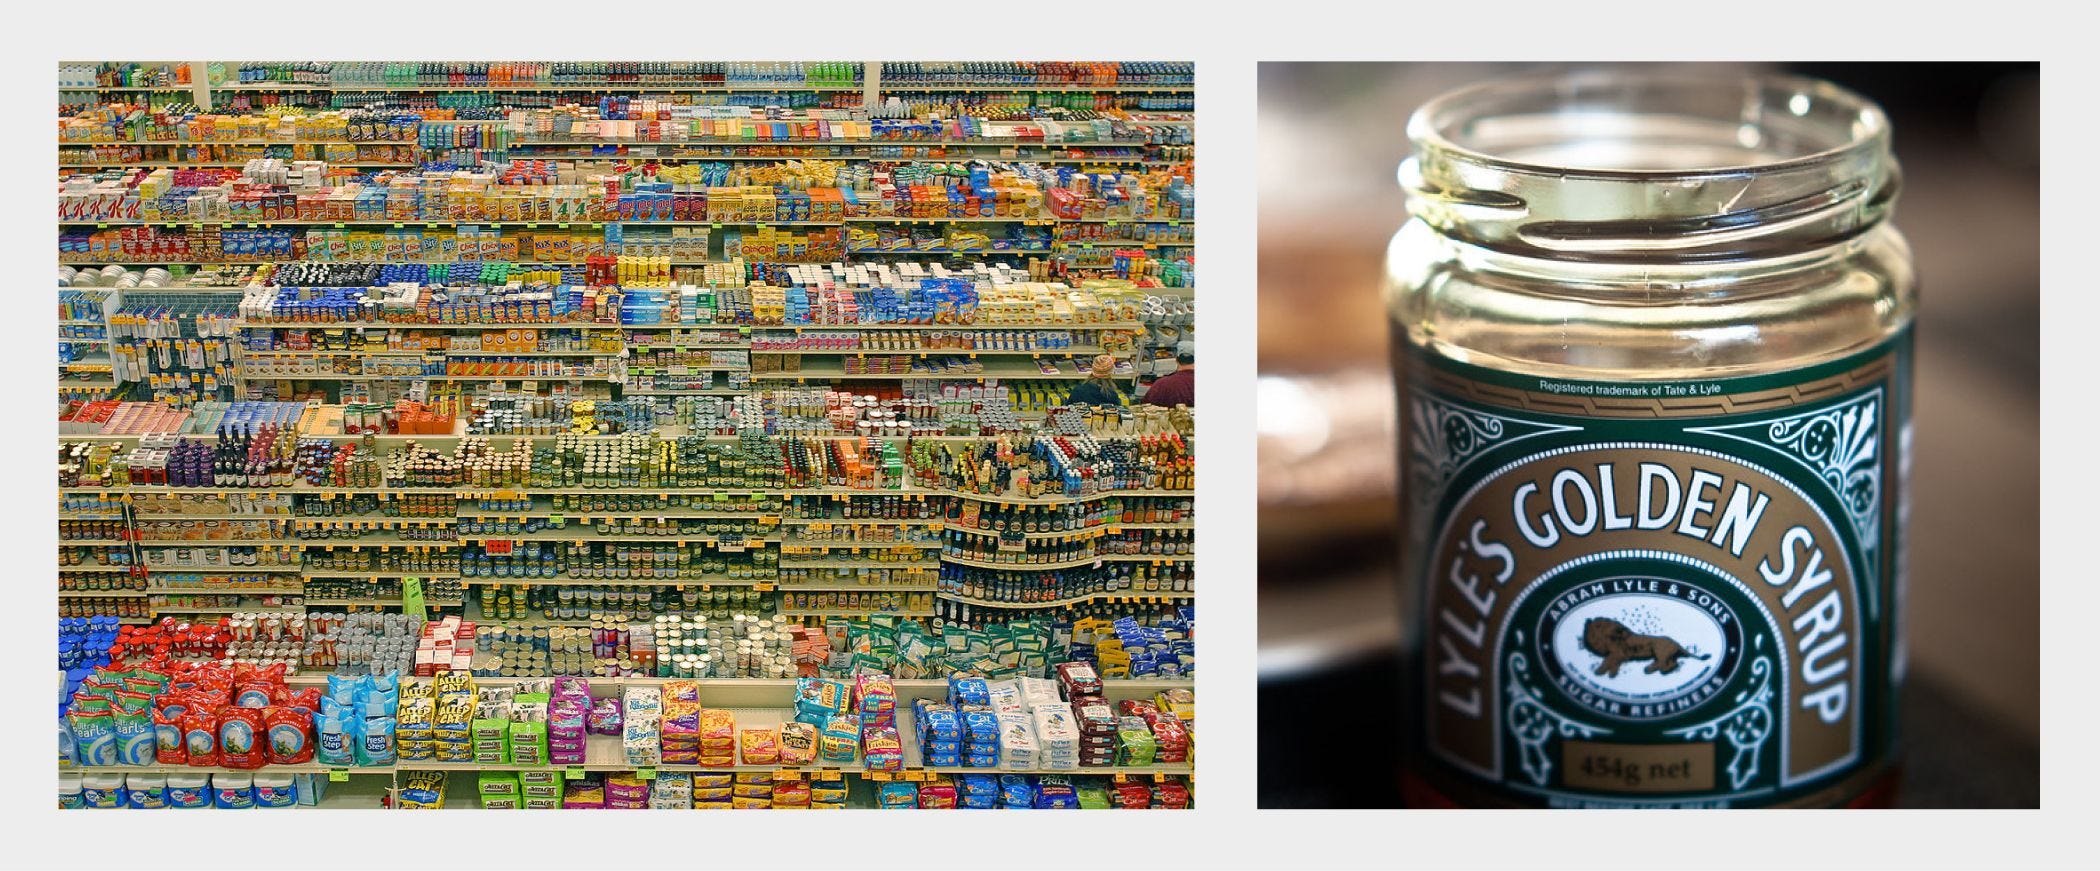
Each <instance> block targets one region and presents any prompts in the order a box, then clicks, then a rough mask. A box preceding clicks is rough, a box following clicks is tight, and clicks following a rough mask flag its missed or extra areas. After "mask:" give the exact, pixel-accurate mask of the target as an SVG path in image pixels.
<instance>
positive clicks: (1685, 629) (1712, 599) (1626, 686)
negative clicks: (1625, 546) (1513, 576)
mask: <svg viewBox="0 0 2100 871" xmlns="http://www.w3.org/2000/svg"><path fill="white" fill-rule="evenodd" d="M1537 637H1538V640H1539V645H1540V647H1541V648H1542V649H1541V650H1540V651H1539V654H1540V656H1539V660H1540V661H1541V662H1543V663H1545V667H1546V672H1547V674H1548V675H1549V676H1550V678H1551V679H1552V682H1553V684H1554V686H1555V687H1557V688H1558V689H1560V690H1561V691H1562V692H1564V693H1566V694H1567V695H1568V697H1569V698H1571V699H1573V700H1575V701H1576V702H1578V703H1580V704H1582V705H1583V706H1585V707H1588V708H1589V709H1591V710H1594V711H1597V712H1599V713H1603V714H1607V715H1610V716H1613V717H1619V718H1621V719H1628V720H1652V719H1658V718H1661V717H1667V716H1672V715H1675V714H1679V713H1682V712H1684V711H1688V710H1690V709H1692V708H1693V707H1696V706H1697V705H1699V704H1700V703H1702V702H1704V701H1706V700H1707V699H1709V698H1712V697H1713V696H1714V695H1717V694H1718V693H1719V692H1720V691H1721V688H1722V686H1723V685H1725V684H1726V683H1727V682H1728V679H1729V677H1731V676H1733V675H1734V673H1735V666H1736V662H1737V660H1739V659H1740V658H1741V657H1742V647H1743V645H1742V624H1741V623H1740V622H1739V621H1737V619H1736V616H1735V609H1734V608H1732V607H1731V606H1729V604H1728V603H1727V602H1726V601H1723V600H1722V599H1721V597H1719V596H1716V595H1714V594H1713V593H1710V592H1708V591H1706V590H1704V589H1702V588H1700V587H1698V586H1695V585H1693V584H1689V583H1686V582H1684V581H1677V580H1667V579H1661V578H1611V579H1606V580H1602V581H1591V582H1586V583H1582V584H1580V585H1577V586H1576V587H1574V588H1572V589H1569V590H1568V591H1566V592H1563V593H1562V594H1561V595H1559V596H1557V597H1555V599H1554V601H1553V603H1552V604H1551V605H1549V606H1548V607H1547V608H1546V610H1545V613H1544V614H1542V615H1541V616H1540V618H1539V630H1538V636H1537Z"/></svg>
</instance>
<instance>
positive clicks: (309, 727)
mask: <svg viewBox="0 0 2100 871" xmlns="http://www.w3.org/2000/svg"><path fill="white" fill-rule="evenodd" d="M263 726H264V728H265V729H266V730H267V731H268V734H269V743H268V745H267V747H268V750H267V753H266V758H267V759H268V760H269V762H270V764H271V765H299V764H302V763H307V762H312V761H313V758H314V718H313V717H312V715H309V714H307V713H306V712H305V710H304V709H302V708H283V707H273V708H265V709H263Z"/></svg>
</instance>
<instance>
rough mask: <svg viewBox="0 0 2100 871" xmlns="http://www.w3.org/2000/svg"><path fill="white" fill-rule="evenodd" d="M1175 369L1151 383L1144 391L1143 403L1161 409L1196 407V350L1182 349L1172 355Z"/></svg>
mask: <svg viewBox="0 0 2100 871" xmlns="http://www.w3.org/2000/svg"><path fill="white" fill-rule="evenodd" d="M1174 362H1175V363H1176V364H1177V368H1175V370H1174V371H1172V372H1169V373H1167V374H1166V375H1163V376H1161V377H1160V379H1159V380H1157V381H1154V382H1152V387H1151V389H1149V390H1146V391H1145V403H1146V404H1148V405H1157V406H1160V407H1161V408H1173V407H1174V406H1177V405H1186V406H1188V407H1190V408H1195V407H1196V349H1194V348H1189V347H1184V348H1182V349H1181V353H1179V354H1176V355H1174Z"/></svg>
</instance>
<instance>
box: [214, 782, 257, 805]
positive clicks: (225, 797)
mask: <svg viewBox="0 0 2100 871" xmlns="http://www.w3.org/2000/svg"><path fill="white" fill-rule="evenodd" d="M222 779H223V780H227V781H228V782H227V783H225V784H223V785H222V784H221V783H220V781H221V780H222ZM211 801H212V806H213V807H217V808H219V809H221V810H247V809H249V808H252V807H254V806H255V786H254V785H253V784H250V783H244V782H240V781H236V780H234V779H232V778H228V777H227V776H226V775H223V774H220V775H213V776H212V784H211Z"/></svg>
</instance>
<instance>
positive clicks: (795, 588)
mask: <svg viewBox="0 0 2100 871" xmlns="http://www.w3.org/2000/svg"><path fill="white" fill-rule="evenodd" d="M774 589H776V590H779V591H780V592H783V593H795V592H810V593H936V592H939V591H940V588H939V587H938V586H935V585H933V584H779V585H777V586H775V587H774ZM789 613H799V612H789Z"/></svg>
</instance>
